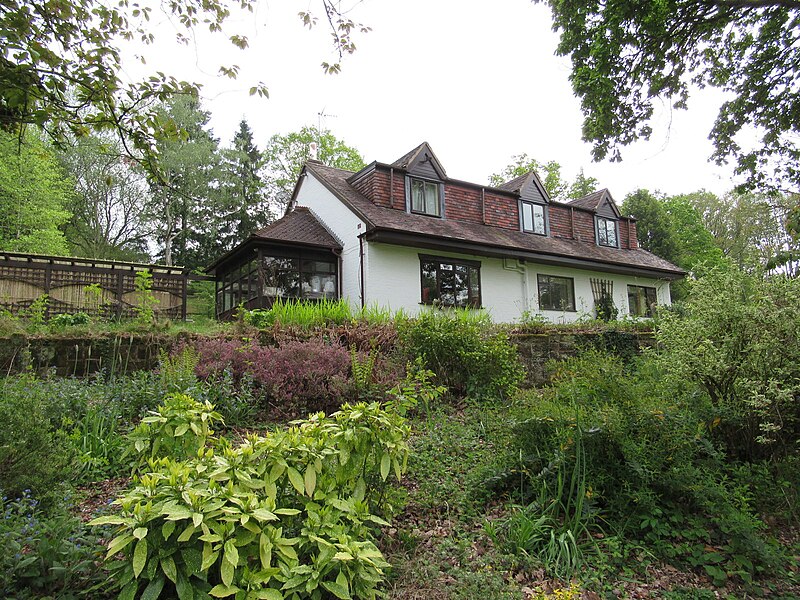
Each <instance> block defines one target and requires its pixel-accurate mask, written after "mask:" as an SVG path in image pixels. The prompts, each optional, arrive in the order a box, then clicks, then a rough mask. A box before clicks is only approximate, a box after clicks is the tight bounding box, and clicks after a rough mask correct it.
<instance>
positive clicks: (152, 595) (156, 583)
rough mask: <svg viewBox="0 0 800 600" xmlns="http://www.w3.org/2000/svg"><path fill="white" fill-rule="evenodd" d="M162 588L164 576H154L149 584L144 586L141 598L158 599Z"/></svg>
mask: <svg viewBox="0 0 800 600" xmlns="http://www.w3.org/2000/svg"><path fill="white" fill-rule="evenodd" d="M163 588H164V578H163V577H156V578H155V579H154V580H153V581H151V582H150V585H148V586H147V587H146V588H144V592H142V597H141V600H158V597H159V596H160V595H161V590H162V589H163Z"/></svg>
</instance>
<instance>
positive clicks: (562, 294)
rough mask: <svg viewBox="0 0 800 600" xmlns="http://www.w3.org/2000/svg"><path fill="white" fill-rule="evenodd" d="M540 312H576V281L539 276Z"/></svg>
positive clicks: (566, 278) (552, 276)
mask: <svg viewBox="0 0 800 600" xmlns="http://www.w3.org/2000/svg"><path fill="white" fill-rule="evenodd" d="M536 279H537V283H538V286H539V310H560V311H569V312H575V280H574V279H572V277H555V276H554V275H537V277H536Z"/></svg>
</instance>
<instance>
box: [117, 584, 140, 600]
mask: <svg viewBox="0 0 800 600" xmlns="http://www.w3.org/2000/svg"><path fill="white" fill-rule="evenodd" d="M138 589H139V582H138V581H136V580H134V581H131V582H130V583H129V584H128V585H126V586H125V587H124V588H122V591H121V592H120V593H119V598H118V600H134V598H136V592H137V591H138Z"/></svg>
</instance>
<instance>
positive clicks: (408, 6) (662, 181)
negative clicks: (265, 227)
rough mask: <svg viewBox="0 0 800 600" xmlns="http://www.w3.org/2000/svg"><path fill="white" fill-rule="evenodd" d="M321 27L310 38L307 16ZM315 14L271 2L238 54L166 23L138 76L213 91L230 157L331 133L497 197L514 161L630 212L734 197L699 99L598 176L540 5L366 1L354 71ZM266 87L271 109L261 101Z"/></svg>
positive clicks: (699, 95)
mask: <svg viewBox="0 0 800 600" xmlns="http://www.w3.org/2000/svg"><path fill="white" fill-rule="evenodd" d="M300 10H311V11H312V12H316V14H317V15H318V16H319V17H320V22H319V23H318V24H317V26H316V27H314V28H312V29H311V30H309V29H308V28H305V27H304V26H303V24H302V22H301V20H300V19H299V17H298V16H297V13H298V12H299V11H300ZM321 11H322V8H321V5H320V4H318V3H317V2H316V1H315V0H306V2H297V1H295V0H269V1H265V0H259V4H258V5H257V7H256V10H255V11H254V13H253V14H244V15H235V16H234V18H232V19H231V20H230V22H228V23H227V24H226V26H225V32H226V34H232V33H243V34H244V35H247V37H248V39H249V43H250V46H249V48H248V49H247V50H245V51H239V50H236V49H234V48H232V47H230V46H229V44H227V42H226V40H225V39H224V38H223V37H221V36H219V35H215V36H212V35H209V34H204V33H198V35H197V37H196V40H195V42H194V43H192V44H190V45H189V46H188V47H185V48H181V47H176V46H175V45H174V44H173V43H172V38H171V36H170V27H169V23H168V22H166V19H161V20H160V21H159V19H154V24H155V27H156V36H157V40H158V42H157V43H156V45H154V46H153V47H150V48H146V49H142V48H138V47H137V48H127V49H126V52H127V53H128V54H129V55H130V54H131V53H133V52H134V51H135V52H138V53H143V54H144V55H145V56H146V59H147V64H146V65H144V66H142V65H138V64H136V65H134V64H133V63H132V62H131V63H130V66H129V67H128V68H127V70H126V71H127V74H128V76H129V77H130V78H132V79H135V78H137V77H139V76H142V75H145V74H147V73H148V72H151V71H153V70H163V71H165V72H167V73H171V74H173V75H175V76H177V77H178V78H179V79H185V80H189V81H197V82H199V83H201V84H202V85H203V99H204V107H205V108H206V109H207V110H209V111H210V112H211V114H212V119H211V126H212V128H213V130H214V133H215V134H216V135H217V137H219V138H221V140H222V141H223V143H228V142H229V141H230V139H231V137H232V136H233V133H234V132H235V130H236V129H237V128H238V124H239V121H240V120H241V119H242V118H245V119H247V121H248V123H249V124H250V126H251V128H252V129H253V131H254V133H255V141H256V143H257V145H258V146H259V147H261V148H263V147H264V145H265V144H266V142H267V140H268V139H269V138H270V136H272V135H274V134H276V133H278V134H285V133H289V132H292V131H296V130H298V129H299V128H300V127H302V126H304V125H314V126H319V125H321V126H322V127H324V128H328V129H330V130H331V131H332V132H333V133H334V135H336V136H337V137H338V138H340V139H342V140H344V141H345V142H346V143H347V144H348V145H350V146H352V147H355V148H356V149H358V150H359V152H360V153H361V154H362V156H363V157H364V159H365V161H366V162H368V163H369V162H372V161H373V160H377V161H379V162H387V163H388V162H392V161H394V160H395V159H397V158H399V157H400V156H402V155H403V154H405V153H406V152H407V151H408V150H410V149H412V148H414V147H416V146H417V145H419V144H420V143H421V142H423V141H427V142H428V143H429V144H430V145H431V147H432V148H433V151H434V152H435V153H436V155H437V157H438V158H439V161H440V162H441V163H442V165H443V166H444V168H445V170H446V171H447V174H448V176H449V177H452V178H455V179H461V180H465V181H471V182H475V183H486V182H487V181H488V178H489V176H490V175H491V174H492V173H496V172H499V171H501V170H502V169H503V168H504V167H505V166H506V165H508V164H509V163H510V162H511V161H512V157H513V156H515V155H518V154H522V153H526V154H527V155H528V156H529V157H532V158H536V159H537V160H539V161H542V162H547V161H550V160H555V161H557V162H558V163H560V164H561V165H562V174H563V175H564V176H565V178H567V179H572V178H573V177H574V176H575V175H576V174H577V173H578V171H579V170H580V169H583V170H584V173H585V174H586V175H588V176H592V177H595V178H596V179H597V180H598V181H599V187H601V188H602V187H606V188H608V189H609V190H610V191H611V194H612V195H613V196H614V197H615V198H616V199H617V200H618V201H619V202H621V201H622V200H623V199H624V197H625V196H626V195H627V194H628V193H630V192H632V191H634V190H636V189H638V188H646V189H649V190H651V191H660V192H663V193H665V194H668V195H673V194H680V193H689V192H692V191H696V190H698V189H703V188H704V189H707V190H710V191H713V192H715V193H718V194H722V193H724V192H726V191H728V190H729V189H731V188H732V187H733V182H732V179H731V176H732V175H731V173H732V169H730V168H729V167H719V166H717V165H715V164H713V163H710V162H708V157H709V156H710V155H711V153H712V151H713V148H712V146H711V143H710V142H709V140H708V138H707V136H708V133H709V131H710V129H711V126H712V124H713V120H714V117H715V115H716V112H717V109H718V107H719V104H720V102H721V101H722V96H721V95H719V94H718V93H717V92H716V91H714V90H703V91H702V92H701V91H697V92H695V93H694V94H693V95H692V96H691V97H690V100H689V110H688V111H677V110H674V111H673V110H671V109H670V108H669V106H668V105H663V106H661V107H660V108H659V109H657V114H656V120H655V122H654V130H655V131H654V134H653V136H652V137H651V139H650V140H649V141H643V142H637V143H636V144H634V145H632V146H629V147H628V148H627V149H624V150H623V161H622V162H621V163H611V162H609V161H603V162H600V163H595V162H593V161H592V158H591V146H590V144H588V143H585V142H583V141H581V124H582V121H583V116H582V113H581V110H580V102H579V100H578V99H577V98H576V97H575V96H574V94H573V92H572V89H571V87H570V83H569V79H568V78H569V74H570V61H569V58H568V57H558V56H556V55H555V50H556V46H557V43H558V34H557V33H555V32H553V31H552V25H551V17H550V12H549V8H547V7H546V6H544V5H542V4H533V3H531V2H529V1H528V0H496V1H495V2H487V1H485V0H484V1H482V2H478V1H477V0H404V1H403V2H387V1H385V0H383V1H381V0H364V1H363V2H359V3H355V4H354V5H353V8H352V10H350V11H349V12H348V16H349V17H350V18H352V19H353V20H354V21H356V22H360V23H364V24H366V25H368V26H370V27H371V28H372V31H371V32H369V33H367V34H363V35H362V34H358V35H356V37H355V41H356V45H357V50H356V52H355V53H354V54H352V55H348V56H346V57H345V59H344V61H343V62H342V71H341V73H340V74H337V75H328V74H325V73H324V72H323V70H322V68H321V67H320V64H321V62H322V61H323V60H326V61H328V62H335V61H336V60H337V57H336V56H335V54H333V53H332V46H331V44H330V32H329V30H328V29H327V24H326V23H324V22H323V21H324V14H322V12H321ZM220 64H226V65H230V64H237V65H239V67H240V74H239V77H238V78H237V79H236V80H231V79H228V78H224V77H220V76H218V75H217V68H218V66H219V65H220ZM259 81H262V82H264V83H265V84H266V85H267V87H268V88H269V92H270V97H269V99H260V98H256V97H250V96H249V95H248V90H249V88H250V87H251V85H254V84H255V83H257V82H259Z"/></svg>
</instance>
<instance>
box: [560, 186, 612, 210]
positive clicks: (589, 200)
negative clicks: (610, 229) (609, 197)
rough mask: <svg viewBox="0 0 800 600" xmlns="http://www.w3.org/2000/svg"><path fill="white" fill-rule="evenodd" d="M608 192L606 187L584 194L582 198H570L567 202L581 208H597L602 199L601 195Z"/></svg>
mask: <svg viewBox="0 0 800 600" xmlns="http://www.w3.org/2000/svg"><path fill="white" fill-rule="evenodd" d="M606 194H608V190H607V189H602V190H597V191H596V192H592V193H591V194H588V195H586V196H584V197H583V198H578V199H577V200H570V202H569V204H571V205H572V206H580V207H581V208H588V209H590V210H597V207H598V206H599V205H600V202H601V201H602V200H603V196H605V195H606Z"/></svg>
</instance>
